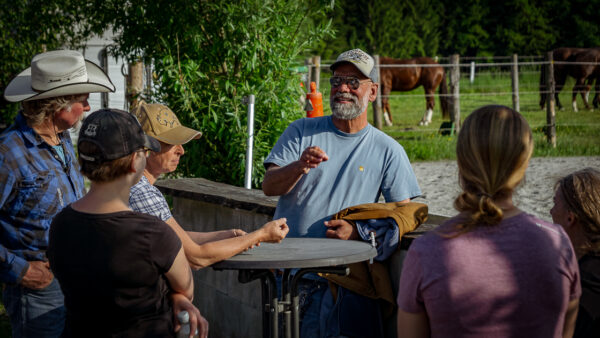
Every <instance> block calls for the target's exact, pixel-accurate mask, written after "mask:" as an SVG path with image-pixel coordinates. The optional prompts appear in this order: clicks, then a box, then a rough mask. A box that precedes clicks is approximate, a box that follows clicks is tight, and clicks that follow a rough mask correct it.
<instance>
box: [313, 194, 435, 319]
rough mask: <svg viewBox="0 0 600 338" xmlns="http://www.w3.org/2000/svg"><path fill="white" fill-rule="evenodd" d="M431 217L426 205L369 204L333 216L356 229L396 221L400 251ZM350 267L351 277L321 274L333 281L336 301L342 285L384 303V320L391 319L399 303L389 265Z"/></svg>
mask: <svg viewBox="0 0 600 338" xmlns="http://www.w3.org/2000/svg"><path fill="white" fill-rule="evenodd" d="M427 213H428V208H427V205H426V204H423V203H416V202H409V203H399V202H390V203H367V204H360V205H356V206H353V207H349V208H346V209H344V210H342V211H340V212H338V213H337V214H335V215H333V217H332V219H343V220H346V221H348V222H350V223H351V224H352V225H353V226H355V227H356V223H355V221H357V220H368V219H382V218H393V219H394V220H395V221H396V224H397V225H398V230H399V238H398V247H400V241H401V240H402V235H404V234H405V233H407V232H411V231H413V230H414V229H416V228H417V227H418V226H419V225H420V224H422V223H423V222H425V221H426V220H427ZM348 266H349V267H350V274H349V275H348V276H336V275H328V274H321V276H322V277H325V278H327V279H328V280H329V282H330V283H329V284H330V288H331V291H332V293H333V295H334V299H335V298H336V295H337V285H339V286H342V287H344V288H346V289H348V290H350V291H353V292H355V293H357V294H359V295H362V296H365V297H369V298H372V299H380V300H381V301H382V302H381V305H382V313H383V315H384V317H388V316H389V315H391V314H392V312H393V310H394V308H395V306H396V299H395V298H394V292H393V289H392V282H391V280H390V274H389V270H388V264H387V262H386V261H383V262H377V261H373V264H370V263H369V262H360V263H354V264H350V265H348Z"/></svg>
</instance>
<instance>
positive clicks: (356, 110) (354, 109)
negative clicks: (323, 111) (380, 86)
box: [329, 93, 369, 120]
mask: <svg viewBox="0 0 600 338" xmlns="http://www.w3.org/2000/svg"><path fill="white" fill-rule="evenodd" d="M336 98H344V99H350V100H352V103H338V102H335V99H336ZM362 101H363V102H360V103H359V102H358V97H357V96H356V95H352V94H350V93H336V95H335V96H332V97H330V98H329V107H330V108H331V113H332V114H333V116H334V117H335V118H338V119H340V120H354V119H355V118H357V117H359V116H360V114H362V113H363V112H364V111H365V109H367V105H368V104H369V97H368V96H367V95H365V96H363V100H362Z"/></svg>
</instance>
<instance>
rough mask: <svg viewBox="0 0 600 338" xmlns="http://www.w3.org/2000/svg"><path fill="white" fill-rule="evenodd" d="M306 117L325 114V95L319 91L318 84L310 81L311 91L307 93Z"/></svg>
mask: <svg viewBox="0 0 600 338" xmlns="http://www.w3.org/2000/svg"><path fill="white" fill-rule="evenodd" d="M304 110H306V117H319V116H323V95H322V94H321V93H319V92H318V91H317V84H316V83H315V82H311V83H310V92H309V93H307V94H306V105H305V106H304Z"/></svg>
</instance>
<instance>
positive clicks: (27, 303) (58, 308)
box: [3, 279, 65, 338]
mask: <svg viewBox="0 0 600 338" xmlns="http://www.w3.org/2000/svg"><path fill="white" fill-rule="evenodd" d="M3 301H4V307H5V308H6V312H7V313H8V316H9V317H10V324H11V327H12V335H13V337H23V338H27V337H35V338H38V337H40V338H45V337H60V335H61V334H62V332H63V329H64V326H65V306H64V298H63V294H62V292H61V290H60V285H59V284H58V281H57V280H56V279H54V280H53V281H52V283H50V285H48V286H47V287H46V288H44V289H41V290H33V289H28V288H25V287H23V286H20V285H13V286H10V285H6V287H5V289H4V293H3Z"/></svg>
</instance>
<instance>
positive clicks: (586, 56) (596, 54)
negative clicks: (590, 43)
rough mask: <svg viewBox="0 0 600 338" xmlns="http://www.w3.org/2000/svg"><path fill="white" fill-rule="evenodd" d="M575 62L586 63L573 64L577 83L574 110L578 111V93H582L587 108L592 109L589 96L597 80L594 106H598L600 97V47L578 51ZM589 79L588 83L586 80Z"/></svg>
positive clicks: (574, 87) (573, 72)
mask: <svg viewBox="0 0 600 338" xmlns="http://www.w3.org/2000/svg"><path fill="white" fill-rule="evenodd" d="M573 62H581V63H585V64H581V65H573V66H571V67H573V69H572V71H571V73H572V74H573V77H574V78H575V85H573V99H572V104H573V110H574V111H577V101H575V99H576V97H577V93H580V94H581V98H582V99H583V104H584V105H585V108H586V109H590V105H589V104H588V96H589V92H590V89H591V84H592V82H593V81H594V80H596V96H595V98H594V101H593V104H594V107H596V108H598V104H599V101H600V99H599V98H598V90H599V87H600V85H599V84H598V80H599V79H600V48H590V49H588V50H586V51H583V52H580V53H577V54H576V55H574V56H573ZM586 80H587V83H586V82H585V81H586Z"/></svg>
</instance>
